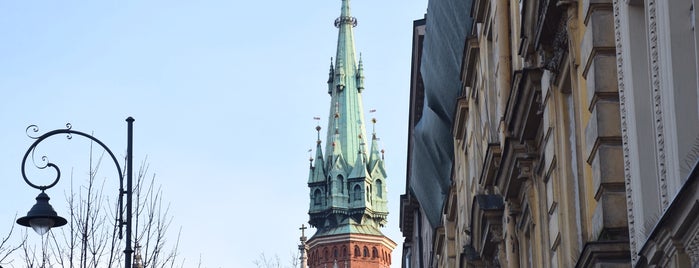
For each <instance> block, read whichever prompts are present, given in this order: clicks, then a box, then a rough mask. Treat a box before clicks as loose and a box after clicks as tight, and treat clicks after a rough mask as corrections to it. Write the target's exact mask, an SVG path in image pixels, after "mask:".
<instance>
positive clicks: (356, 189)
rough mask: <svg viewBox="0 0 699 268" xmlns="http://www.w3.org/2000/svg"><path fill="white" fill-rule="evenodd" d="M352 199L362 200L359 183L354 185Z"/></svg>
mask: <svg viewBox="0 0 699 268" xmlns="http://www.w3.org/2000/svg"><path fill="white" fill-rule="evenodd" d="M353 192H354V201H359V200H362V187H360V186H359V184H357V185H355V186H354V190H353Z"/></svg>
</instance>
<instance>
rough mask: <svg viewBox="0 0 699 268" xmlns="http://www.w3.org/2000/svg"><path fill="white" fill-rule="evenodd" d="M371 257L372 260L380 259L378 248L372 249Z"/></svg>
mask: <svg viewBox="0 0 699 268" xmlns="http://www.w3.org/2000/svg"><path fill="white" fill-rule="evenodd" d="M371 257H372V258H378V257H379V251H378V250H376V248H372V249H371Z"/></svg>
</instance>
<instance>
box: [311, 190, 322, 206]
mask: <svg viewBox="0 0 699 268" xmlns="http://www.w3.org/2000/svg"><path fill="white" fill-rule="evenodd" d="M313 204H314V205H316V206H320V205H322V204H323V194H322V193H321V192H320V189H316V190H315V191H314V192H313Z"/></svg>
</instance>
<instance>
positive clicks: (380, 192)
mask: <svg viewBox="0 0 699 268" xmlns="http://www.w3.org/2000/svg"><path fill="white" fill-rule="evenodd" d="M382 189H383V185H382V183H381V180H376V196H377V197H378V198H383V190H382Z"/></svg>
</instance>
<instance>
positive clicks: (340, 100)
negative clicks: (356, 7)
mask: <svg viewBox="0 0 699 268" xmlns="http://www.w3.org/2000/svg"><path fill="white" fill-rule="evenodd" d="M349 2H350V1H349V0H342V9H341V12H340V17H339V18H337V19H336V20H335V27H337V28H338V29H339V31H338V37H337V54H336V55H335V68H334V69H333V71H332V72H331V73H333V74H334V76H333V77H332V79H329V81H328V82H329V83H330V82H331V81H330V80H332V83H333V86H330V84H329V85H328V89H329V90H330V91H331V92H330V95H331V102H330V103H331V104H332V106H331V108H330V117H329V118H333V117H334V116H338V118H337V119H336V120H335V121H336V122H332V121H330V122H328V129H335V128H336V127H337V131H338V132H339V135H338V137H337V139H338V141H339V145H340V146H341V147H342V148H340V151H342V152H345V153H351V154H354V153H355V152H357V151H362V152H367V148H366V144H367V142H366V140H365V139H362V140H358V139H357V138H356V137H358V136H360V135H361V136H364V133H366V130H365V127H364V112H363V109H364V107H363V105H362V96H361V92H360V91H361V90H360V88H359V84H361V87H362V88H363V87H364V85H363V74H361V72H360V68H359V66H357V60H356V57H355V55H356V53H355V48H354V31H353V28H354V27H355V26H357V19H356V18H354V17H352V16H351V14H350V3H349ZM360 77H361V78H360ZM360 82H361V83H360ZM334 124H336V125H334ZM332 135H335V134H334V133H333V132H330V131H329V132H328V139H327V140H333V136H332ZM362 144H364V145H362ZM330 146H331V145H330V144H328V145H326V150H325V151H326V152H330V151H332V148H331V147H330ZM360 147H362V148H360ZM345 159H346V160H347V162H348V163H347V164H349V165H350V166H354V162H355V160H356V159H355V157H345Z"/></svg>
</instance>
